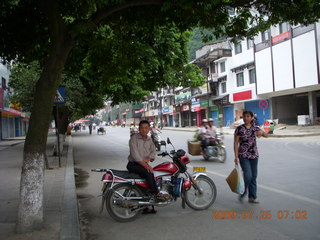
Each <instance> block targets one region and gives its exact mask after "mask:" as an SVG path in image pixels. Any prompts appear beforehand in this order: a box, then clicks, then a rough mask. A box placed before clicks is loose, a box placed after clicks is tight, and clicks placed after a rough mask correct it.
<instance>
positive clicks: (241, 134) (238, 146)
mask: <svg viewBox="0 0 320 240" xmlns="http://www.w3.org/2000/svg"><path fill="white" fill-rule="evenodd" d="M253 119H254V115H253V113H252V112H250V111H244V112H243V121H244V124H242V125H240V126H238V127H237V128H236V130H235V132H234V156H235V159H234V162H235V164H239V162H240V165H241V168H242V171H243V178H244V183H245V192H244V193H243V194H242V195H240V196H239V200H240V201H242V200H243V198H244V197H245V196H246V194H247V193H249V196H248V197H249V202H250V203H259V201H258V200H257V181H256V179H257V174H258V158H259V153H258V148H257V143H256V137H261V136H262V137H268V134H267V133H266V132H264V131H262V130H261V129H260V128H259V127H258V126H255V125H254V123H253Z"/></svg>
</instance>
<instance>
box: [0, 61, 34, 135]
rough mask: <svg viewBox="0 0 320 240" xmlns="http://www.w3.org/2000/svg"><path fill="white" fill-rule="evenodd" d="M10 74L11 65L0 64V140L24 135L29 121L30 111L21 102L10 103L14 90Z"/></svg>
mask: <svg viewBox="0 0 320 240" xmlns="http://www.w3.org/2000/svg"><path fill="white" fill-rule="evenodd" d="M9 75H10V71H9V66H8V65H3V64H0V78H1V82H0V84H1V85H0V140H2V139H6V138H12V137H19V136H24V135H25V134H26V132H27V128H28V122H29V116H28V113H26V112H23V111H22V108H21V106H19V104H12V103H10V100H9V94H10V92H12V91H13V90H12V89H10V88H9V87H8V83H9Z"/></svg>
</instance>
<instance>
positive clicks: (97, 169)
mask: <svg viewBox="0 0 320 240" xmlns="http://www.w3.org/2000/svg"><path fill="white" fill-rule="evenodd" d="M106 171H107V169H102V168H95V169H91V172H106Z"/></svg>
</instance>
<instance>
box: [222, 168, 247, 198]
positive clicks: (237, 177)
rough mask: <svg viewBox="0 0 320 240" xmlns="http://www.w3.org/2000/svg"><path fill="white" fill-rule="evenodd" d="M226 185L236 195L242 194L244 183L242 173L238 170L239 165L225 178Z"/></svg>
mask: <svg viewBox="0 0 320 240" xmlns="http://www.w3.org/2000/svg"><path fill="white" fill-rule="evenodd" d="M226 181H227V183H228V184H229V187H230V189H231V191H232V192H234V193H237V194H243V193H244V190H245V189H244V181H243V177H242V172H241V170H240V167H239V164H236V166H235V168H234V169H233V170H232V171H231V173H230V174H229V176H228V177H227V178H226Z"/></svg>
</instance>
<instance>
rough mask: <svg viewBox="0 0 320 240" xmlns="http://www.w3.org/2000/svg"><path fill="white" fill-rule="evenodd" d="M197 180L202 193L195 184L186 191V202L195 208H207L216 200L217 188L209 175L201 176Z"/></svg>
mask: <svg viewBox="0 0 320 240" xmlns="http://www.w3.org/2000/svg"><path fill="white" fill-rule="evenodd" d="M196 182H197V186H198V187H199V188H200V189H201V191H202V193H199V191H198V190H197V189H196V188H195V186H192V187H191V188H190V189H189V190H188V191H186V192H185V200H186V204H187V205H188V206H189V207H190V208H192V209H194V210H205V209H207V208H209V207H210V206H211V205H212V204H213V203H214V201H215V200H216V197H217V188H216V185H215V184H214V182H213V181H212V180H211V179H210V178H209V177H207V176H199V177H198V178H197V180H196Z"/></svg>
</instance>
